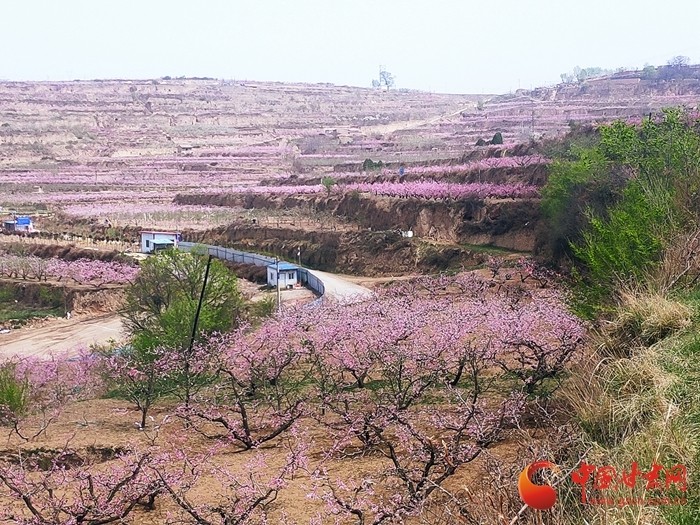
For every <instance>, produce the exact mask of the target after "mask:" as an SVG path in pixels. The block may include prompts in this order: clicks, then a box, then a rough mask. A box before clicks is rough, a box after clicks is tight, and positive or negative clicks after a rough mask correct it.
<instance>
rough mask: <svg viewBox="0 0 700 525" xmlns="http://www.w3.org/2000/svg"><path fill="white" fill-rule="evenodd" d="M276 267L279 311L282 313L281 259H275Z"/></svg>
mask: <svg viewBox="0 0 700 525" xmlns="http://www.w3.org/2000/svg"><path fill="white" fill-rule="evenodd" d="M275 266H276V273H277V275H276V277H275V283H276V284H277V311H278V312H280V311H282V298H281V295H280V260H279V257H275Z"/></svg>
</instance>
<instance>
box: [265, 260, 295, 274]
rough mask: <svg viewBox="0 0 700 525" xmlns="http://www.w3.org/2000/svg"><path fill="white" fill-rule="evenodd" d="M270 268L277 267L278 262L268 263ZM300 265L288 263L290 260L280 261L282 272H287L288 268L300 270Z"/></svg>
mask: <svg viewBox="0 0 700 525" xmlns="http://www.w3.org/2000/svg"><path fill="white" fill-rule="evenodd" d="M267 267H268V268H277V264H276V263H272V264H268V265H267ZM298 269H299V267H298V266H297V265H296V264H292V263H288V262H281V263H280V271H281V272H286V271H287V270H298Z"/></svg>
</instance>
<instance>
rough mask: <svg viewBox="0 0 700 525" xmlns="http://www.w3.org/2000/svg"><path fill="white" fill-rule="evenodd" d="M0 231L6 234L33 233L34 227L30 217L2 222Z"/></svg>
mask: <svg viewBox="0 0 700 525" xmlns="http://www.w3.org/2000/svg"><path fill="white" fill-rule="evenodd" d="M2 229H3V230H5V231H8V232H33V231H34V225H33V224H32V219H31V217H15V218H14V219H10V220H5V221H2Z"/></svg>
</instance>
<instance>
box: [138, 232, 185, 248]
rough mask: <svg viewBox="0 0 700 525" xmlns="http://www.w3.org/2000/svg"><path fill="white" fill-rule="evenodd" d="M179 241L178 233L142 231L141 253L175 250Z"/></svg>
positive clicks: (180, 238)
mask: <svg viewBox="0 0 700 525" xmlns="http://www.w3.org/2000/svg"><path fill="white" fill-rule="evenodd" d="M181 240H182V236H181V234H180V232H161V231H151V230H144V231H142V232H141V252H142V253H151V252H155V251H158V250H166V249H168V248H177V245H178V243H179V242H180V241H181Z"/></svg>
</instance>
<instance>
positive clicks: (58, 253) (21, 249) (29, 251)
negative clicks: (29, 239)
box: [0, 232, 133, 264]
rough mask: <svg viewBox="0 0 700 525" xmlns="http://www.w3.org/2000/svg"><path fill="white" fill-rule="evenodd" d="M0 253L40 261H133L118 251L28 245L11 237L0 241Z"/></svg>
mask: <svg viewBox="0 0 700 525" xmlns="http://www.w3.org/2000/svg"><path fill="white" fill-rule="evenodd" d="M43 233H46V232H43ZM46 235H47V236H50V235H52V234H50V233H46ZM6 239H7V240H6ZM0 251H6V252H8V253H15V254H22V255H34V256H36V257H40V258H42V259H50V258H52V257H57V258H59V259H63V260H64V261H77V260H78V259H92V260H99V261H105V262H111V261H117V262H125V263H129V264H133V259H130V258H129V257H126V256H124V255H123V254H121V253H119V252H118V251H106V250H88V249H85V248H80V247H78V246H75V245H74V244H65V245H59V244H29V243H24V242H17V241H14V240H13V239H12V236H9V235H6V236H3V238H2V239H0Z"/></svg>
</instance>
